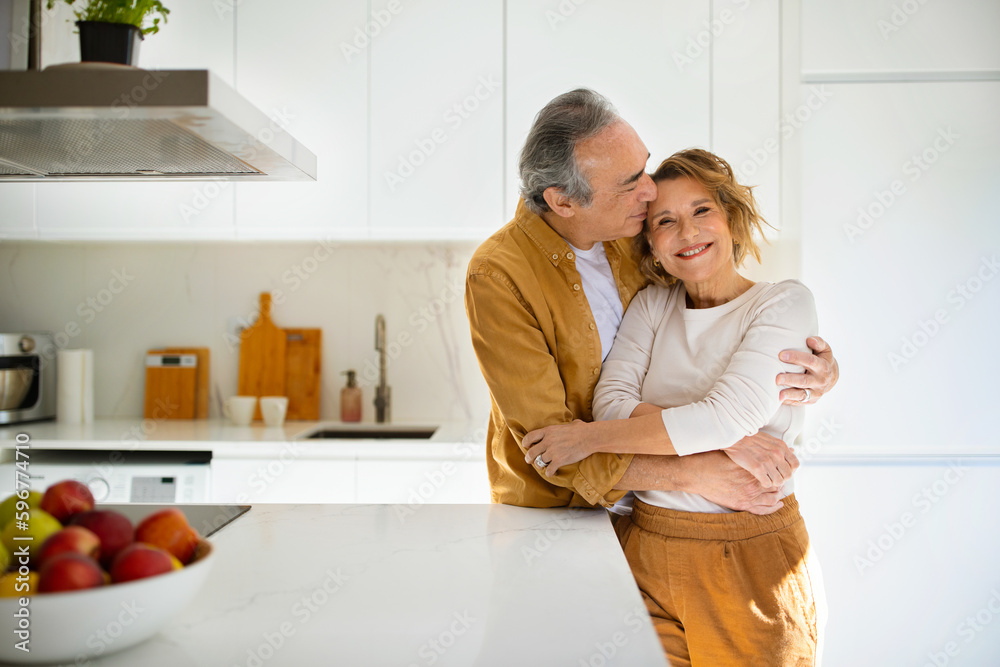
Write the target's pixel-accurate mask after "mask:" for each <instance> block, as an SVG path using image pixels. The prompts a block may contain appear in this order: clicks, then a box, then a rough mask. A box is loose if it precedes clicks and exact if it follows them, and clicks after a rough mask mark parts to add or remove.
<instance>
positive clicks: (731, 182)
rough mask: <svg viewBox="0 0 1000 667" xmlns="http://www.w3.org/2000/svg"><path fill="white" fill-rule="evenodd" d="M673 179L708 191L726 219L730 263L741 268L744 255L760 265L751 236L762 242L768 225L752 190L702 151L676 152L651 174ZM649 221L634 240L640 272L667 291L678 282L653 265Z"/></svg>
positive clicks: (719, 160) (725, 165)
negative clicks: (730, 236)
mask: <svg viewBox="0 0 1000 667" xmlns="http://www.w3.org/2000/svg"><path fill="white" fill-rule="evenodd" d="M676 178H690V179H692V180H694V181H695V182H696V183H699V184H700V185H701V186H702V187H703V188H705V189H706V190H708V194H709V196H710V197H711V198H712V200H713V201H714V202H715V205H716V206H718V207H719V208H720V209H721V210H722V212H723V214H724V215H725V216H726V223H727V224H728V225H729V233H730V234H732V236H733V262H734V263H735V265H736V266H737V268H738V267H740V266H741V265H742V264H743V260H744V259H745V258H746V256H747V253H750V254H751V255H753V256H754V258H755V259H756V260H757V261H758V262H759V261H760V248H759V247H758V246H757V243H756V241H754V232H756V233H757V234H759V235H760V237H761V238H764V229H763V225H766V224H767V221H765V220H764V218H763V217H761V215H760V212H759V211H758V210H757V202H756V200H755V199H754V197H753V192H752V187H751V186H748V185H740V184H739V183H737V182H736V177H735V176H734V175H733V168H732V167H730V166H729V163H728V162H726V161H725V160H723V159H722V158H721V157H719V156H718V155H715V154H714V153H710V152H709V151H706V150H703V149H701V148H688V149H687V150H683V151H678V152H677V153H674V154H673V155H671V156H670V157H668V158H667V159H666V160H664V161H663V162H661V163H660V166H659V167H657V169H656V171H655V172H653V182H655V183H660V182H661V181H670V180H674V179H676ZM649 232H650V226H649V220H647V221H646V225H645V228H644V229H643V232H642V234H638V235H636V237H635V240H634V241H633V243H634V244H635V252H636V256H637V257H638V258H639V270H640V271H642V274H643V275H644V276H646V277H647V278H649V279H650V280H652V281H653V282H654V283H657V284H660V285H664V286H667V287H669V286H670V285H673V284H674V283H675V282H677V278H676V277H674V276H672V275H670V274H669V273H667V272H666V271H665V270H664V268H663V267H662V266H660V265H658V264H654V263H653V261H654V260H655V259H656V258H655V257H654V256H653V250H652V248H651V247H650V245H649Z"/></svg>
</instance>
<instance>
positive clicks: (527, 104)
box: [504, 0, 711, 219]
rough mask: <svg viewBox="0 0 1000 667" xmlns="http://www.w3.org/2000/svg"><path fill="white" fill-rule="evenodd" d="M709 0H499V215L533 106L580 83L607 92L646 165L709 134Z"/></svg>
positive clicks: (511, 196) (513, 188)
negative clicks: (502, 64) (503, 3)
mask: <svg viewBox="0 0 1000 667" xmlns="http://www.w3.org/2000/svg"><path fill="white" fill-rule="evenodd" d="M709 6H710V3H709V2H708V0H697V1H694V2H670V3H665V2H660V1H659V0H626V1H623V2H587V3H582V2H568V1H567V2H560V3H538V2H535V1H534V0H509V1H508V2H507V132H506V149H507V152H506V187H505V192H506V193H505V197H504V204H505V206H506V215H505V218H506V219H509V218H510V217H512V216H513V214H514V207H515V205H516V204H517V188H518V177H517V160H518V154H519V152H520V150H521V146H522V145H523V144H524V139H525V137H526V136H527V133H528V129H529V128H530V127H531V123H532V121H533V120H534V117H535V114H536V113H538V110H539V109H541V108H542V107H543V106H544V105H545V103H546V102H548V101H549V100H551V99H552V98H553V97H555V96H556V95H559V94H561V93H564V92H567V91H569V90H572V89H574V88H579V87H587V88H592V89H594V90H596V91H597V92H599V93H601V94H603V95H605V96H607V97H608V98H609V99H610V100H611V102H612V103H613V104H614V105H615V106H616V107H617V108H618V111H619V113H621V115H622V117H623V118H624V119H625V120H626V121H628V122H629V123H630V124H631V125H632V126H633V127H634V128H635V129H636V131H637V132H638V133H639V136H640V137H641V138H642V139H643V141H644V142H645V143H646V147H647V148H649V151H650V153H651V154H652V157H651V159H650V162H649V166H650V167H651V168H655V166H656V165H657V164H659V161H660V160H662V159H663V158H665V157H667V156H668V155H670V154H671V153H672V152H674V151H676V150H678V149H680V148H685V147H688V146H694V145H698V146H703V147H707V146H708V145H709V141H710V132H709V124H710V118H711V113H710V95H709V68H710V66H711V56H710V49H709V48H708V46H709V39H710V36H711V16H710V12H709Z"/></svg>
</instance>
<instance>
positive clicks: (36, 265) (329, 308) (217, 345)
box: [0, 242, 489, 422]
mask: <svg viewBox="0 0 1000 667" xmlns="http://www.w3.org/2000/svg"><path fill="white" fill-rule="evenodd" d="M474 249H475V244H469V243H454V244H437V245H419V244H388V243H386V244H379V245H377V246H375V245H358V244H353V245H344V244H340V245H338V244H329V245H325V244H323V243H320V242H317V243H312V244H305V243H301V244H299V243H295V244H292V243H287V244H275V243H268V244H252V243H246V244H235V243H229V244H222V243H214V244H211V243H158V244H138V243H117V244H116V243H90V244H86V243H38V242H17V243H13V242H8V243H3V244H0V266H2V267H3V270H2V272H0V285H2V288H0V331H34V330H49V331H53V332H64V335H63V341H62V346H63V347H69V348H92V349H93V350H94V353H95V366H96V374H95V385H96V405H95V412H96V414H97V416H98V417H137V416H140V415H141V414H142V405H143V387H144V377H145V376H144V368H143V355H144V353H145V352H146V350H148V349H153V348H156V347H161V346H164V345H191V346H208V347H210V348H211V354H212V376H211V382H212V387H213V389H212V402H211V415H212V416H218V405H217V399H216V395H217V394H218V393H221V395H222V396H228V395H230V394H233V393H235V391H236V383H237V373H238V367H239V351H238V348H237V347H236V346H234V345H233V344H232V343H231V341H232V338H231V337H229V336H227V332H228V331H230V329H229V328H228V327H229V326H230V324H231V322H230V320H231V319H233V318H239V319H242V320H244V321H246V320H247V319H248V318H251V317H255V311H256V308H257V304H258V302H259V301H258V295H259V293H260V292H262V291H267V290H280V295H279V292H278V291H275V292H274V299H275V303H274V304H273V305H272V319H273V320H274V321H275V323H276V324H277V325H278V326H287V327H321V328H322V329H323V395H322V407H321V413H322V417H323V418H324V419H338V418H339V409H340V408H339V392H340V388H341V387H342V386H343V385H344V379H345V378H344V377H343V376H341V375H340V372H341V371H344V370H347V369H348V368H353V369H356V370H357V371H358V373H359V381H360V382H361V383H362V385H363V387H364V404H363V410H364V418H365V419H366V420H368V421H371V420H373V418H374V417H373V415H374V412H373V408H372V404H371V400H372V398H373V392H372V386H373V384H374V382H372V380H373V379H375V373H374V369H375V367H376V366H375V364H376V363H377V356H376V353H375V350H374V340H375V328H374V323H375V315H376V314H378V313H384V314H385V316H386V329H387V331H386V332H387V336H388V341H389V343H390V353H391V354H390V363H389V369H388V379H389V384H390V385H391V386H392V388H393V419H394V421H397V422H402V421H436V420H467V419H474V420H480V421H485V419H486V415H487V414H488V412H489V396H488V393H487V391H486V387H485V383H484V382H483V379H482V375H481V374H480V372H479V366H478V364H477V362H476V358H475V355H474V353H473V351H472V344H471V340H470V337H469V327H468V321H467V319H466V316H465V306H464V300H463V299H464V280H465V270H466V266H467V264H468V260H469V258H470V257H471V255H472V251H473V250H474ZM116 272H118V273H120V274H123V275H125V276H126V279H127V280H126V281H125V284H124V288H123V289H122V288H121V286H120V285H121V283H117V282H116V283H115V284H114V285H112V286H111V287H113V288H114V289H117V290H119V293H117V294H115V293H112V291H111V290H110V289H109V283H110V282H111V281H112V280H113V278H114V275H115V273H116ZM279 298H283V299H284V302H283V303H278V299H279ZM67 331H69V332H78V333H76V335H72V336H70V335H66V333H65V332H67ZM409 341H412V342H409ZM401 342H402V343H404V344H400V343H401ZM375 381H376V382H377V380H375Z"/></svg>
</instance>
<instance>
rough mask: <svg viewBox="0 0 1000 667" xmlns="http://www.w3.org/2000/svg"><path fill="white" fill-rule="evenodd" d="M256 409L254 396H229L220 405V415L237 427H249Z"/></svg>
mask: <svg viewBox="0 0 1000 667" xmlns="http://www.w3.org/2000/svg"><path fill="white" fill-rule="evenodd" d="M256 409H257V397H256V396H230V397H229V398H227V399H226V401H225V402H224V403H223V404H222V413H223V414H224V415H225V416H226V417H228V418H229V421H231V422H233V423H234V424H235V425H237V426H249V425H250V422H252V421H253V413H254V411H256Z"/></svg>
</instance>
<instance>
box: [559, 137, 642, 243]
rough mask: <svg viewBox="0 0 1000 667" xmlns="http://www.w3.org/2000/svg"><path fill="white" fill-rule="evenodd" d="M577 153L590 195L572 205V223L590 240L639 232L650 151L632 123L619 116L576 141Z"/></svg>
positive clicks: (616, 237)
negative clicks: (587, 201)
mask: <svg viewBox="0 0 1000 667" xmlns="http://www.w3.org/2000/svg"><path fill="white" fill-rule="evenodd" d="M576 159H577V163H578V164H579V165H580V170H581V171H582V172H583V175H584V176H585V177H586V178H587V179H588V181H589V182H590V187H591V188H592V189H593V192H594V196H593V199H592V200H591V203H590V206H588V207H582V206H579V205H574V221H573V223H572V224H573V225H574V227H575V228H576V229H577V230H579V231H580V232H582V233H584V234H585V235H586V237H587V238H589V239H591V240H592V241H593V242H594V243H599V242H603V241H614V240H615V239H620V238H625V237H630V236H635V235H636V234H638V233H639V232H641V231H642V225H643V222H644V221H645V219H646V208H647V202H650V201H652V200H654V199H656V185H655V184H654V183H653V180H652V179H651V178H650V177H649V174H647V173H646V161H647V160H648V159H649V151H648V150H646V146H645V144H643V143H642V140H641V139H639V135H638V134H636V132H635V130H633V129H632V126H631V125H629V124H628V123H626V122H625V121H618V122H616V123H614V124H613V125H609V126H608V127H606V128H604V129H603V130H602V131H601V132H599V133H598V134H597V135H595V136H593V137H591V138H590V139H587V140H586V141H582V142H580V143H579V144H577V147H576Z"/></svg>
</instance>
